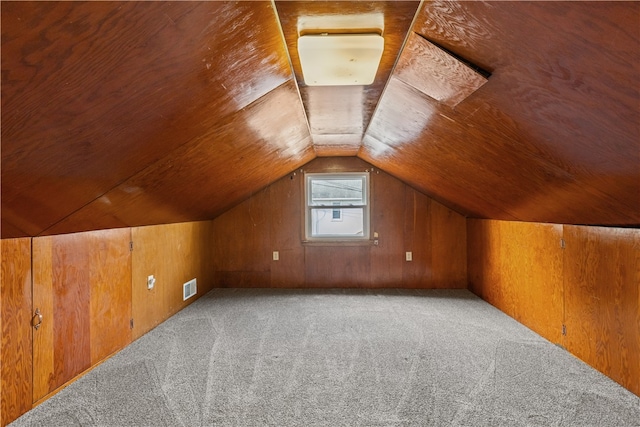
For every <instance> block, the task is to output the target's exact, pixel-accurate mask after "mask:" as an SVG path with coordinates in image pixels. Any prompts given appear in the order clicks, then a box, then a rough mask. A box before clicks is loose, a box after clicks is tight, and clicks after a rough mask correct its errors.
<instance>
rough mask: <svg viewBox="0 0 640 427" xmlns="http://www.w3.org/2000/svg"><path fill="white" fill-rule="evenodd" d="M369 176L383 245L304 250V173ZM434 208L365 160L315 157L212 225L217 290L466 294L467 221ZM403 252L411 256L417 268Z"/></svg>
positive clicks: (324, 246)
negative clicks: (441, 290) (451, 290)
mask: <svg viewBox="0 0 640 427" xmlns="http://www.w3.org/2000/svg"><path fill="white" fill-rule="evenodd" d="M364 170H368V171H370V172H371V175H370V177H371V189H372V200H371V224H372V230H371V231H372V232H377V233H378V235H379V239H378V245H374V244H373V242H365V243H364V244H363V243H357V244H356V243H354V244H326V243H322V244H316V243H303V242H302V221H303V200H302V199H303V183H302V181H303V172H348V171H364ZM433 203H434V202H433V201H432V200H431V199H429V198H428V197H427V196H425V195H424V194H422V193H419V192H417V191H415V190H413V189H412V188H410V187H408V186H407V185H405V184H404V183H402V182H401V181H399V180H397V179H396V178H394V177H392V176H390V175H388V174H385V173H384V172H382V171H378V170H376V169H374V168H372V167H371V165H370V164H368V163H366V162H363V161H362V160H360V159H357V158H353V157H351V158H350V157H338V158H330V157H323V158H318V159H316V160H314V161H312V162H310V163H309V164H307V165H305V166H304V167H303V169H302V170H301V171H296V174H295V175H294V174H293V173H292V174H291V175H288V176H286V177H284V178H282V179H280V180H279V181H277V182H276V183H275V184H272V185H271V186H269V187H267V188H265V189H264V190H263V191H261V192H259V193H256V194H255V195H254V196H252V197H251V198H250V199H249V200H247V201H245V202H243V203H242V204H240V205H238V206H236V207H235V208H234V209H231V210H230V211H228V212H226V213H224V214H223V215H221V216H219V217H218V218H216V219H215V220H214V221H213V223H214V237H213V241H214V247H215V263H216V285H217V286H231V287H242V286H247V287H249V286H251V287H266V286H273V287H413V288H417V287H422V288H429V287H464V286H465V285H466V276H465V271H466V257H465V253H466V240H465V239H466V223H465V219H464V217H462V216H460V215H458V214H457V213H455V212H453V211H451V210H449V209H446V208H445V207H443V206H441V205H439V204H438V205H437V206H436V208H435V209H434V208H432V204H433ZM275 250H277V251H278V252H279V253H280V260H279V261H273V260H272V252H273V251H275ZM405 251H413V253H414V260H413V261H412V262H406V261H405ZM434 251H435V252H437V254H436V255H435V256H434ZM434 260H436V262H435V263H434Z"/></svg>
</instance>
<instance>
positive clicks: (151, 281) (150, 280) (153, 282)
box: [147, 274, 156, 290]
mask: <svg viewBox="0 0 640 427" xmlns="http://www.w3.org/2000/svg"><path fill="white" fill-rule="evenodd" d="M155 285H156V278H155V277H153V274H152V275H151V276H148V277H147V289H149V290H151V289H153V287H154V286H155Z"/></svg>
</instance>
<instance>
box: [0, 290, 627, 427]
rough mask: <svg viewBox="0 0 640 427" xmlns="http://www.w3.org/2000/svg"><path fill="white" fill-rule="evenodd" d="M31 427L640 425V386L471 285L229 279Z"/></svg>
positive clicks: (33, 414) (64, 394) (32, 417)
mask: <svg viewBox="0 0 640 427" xmlns="http://www.w3.org/2000/svg"><path fill="white" fill-rule="evenodd" d="M10 426H11V427H23V426H47V427H49V426H64V427H69V426H101V427H124V426H135V427H142V426H150V427H151V426H153V427H157V426H171V427H173V426H185V427H192V426H242V427H250V426H278V427H285V426H516V427H517V426H545V427H546V426H580V427H585V426H594V427H595V426H597V427H601V426H616V427H618V426H640V398H638V397H637V396H635V395H634V394H632V393H630V392H629V391H627V390H625V389H624V388H622V387H620V386H619V385H618V384H616V383H614V382H613V381H611V380H610V379H608V378H606V377H605V376H603V375H602V374H600V373H599V372H597V371H595V370H593V369H591V368H590V367H589V366H587V365H586V364H584V363H582V362H581V361H579V360H578V359H576V358H574V357H573V356H571V355H570V354H568V353H567V352H566V351H564V350H563V349H561V348H559V347H557V346H555V345H552V344H550V343H549V342H548V341H546V340H544V339H542V338H541V337H540V336H538V335H536V334H535V333H533V332H532V331H530V330H529V329H527V328H525V327H524V326H522V325H520V324H519V323H517V322H516V321H514V320H513V319H511V318H509V317H508V316H506V315H505V314H503V313H501V312H500V311H498V310H497V309H495V308H493V307H492V306H490V305H489V304H487V303H485V302H484V301H482V300H480V299H479V298H477V297H476V296H474V295H473V294H471V293H470V292H468V291H465V290H429V291H411V290H408V291H401V290H380V291H373V290H267V289H245V290H240V289H216V290H214V291H212V292H210V293H209V294H207V295H205V296H203V297H202V298H201V299H200V300H198V301H196V302H195V303H194V304H192V305H191V306H189V307H187V308H186V309H185V310H183V311H181V312H180V313H178V314H177V315H176V316H174V317H172V318H171V319H169V320H168V321H166V322H165V323H163V324H162V325H160V326H158V327H157V328H156V329H154V330H153V331H151V332H150V333H148V334H147V335H145V336H143V337H142V338H140V339H139V340H138V341H136V342H134V343H133V344H131V345H130V346H129V347H127V348H126V349H124V350H123V351H121V352H120V353H118V354H117V355H115V356H114V357H112V358H111V359H109V360H108V361H106V362H105V363H103V364H102V365H100V366H99V367H97V368H96V369H94V370H93V371H91V372H90V373H88V374H87V375H85V376H84V377H82V378H81V379H79V380H78V381H76V382H75V383H73V384H72V385H70V386H69V387H67V388H66V389H64V390H62V391H61V392H60V393H58V394H57V395H55V396H54V397H52V398H51V399H49V400H48V401H46V402H44V403H43V404H42V405H40V406H38V407H36V408H35V409H33V410H32V411H30V412H29V413H27V414H25V415H24V416H22V417H21V418H19V419H18V420H16V421H15V422H14V423H12V424H10Z"/></svg>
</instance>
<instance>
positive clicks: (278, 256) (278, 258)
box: [273, 251, 280, 261]
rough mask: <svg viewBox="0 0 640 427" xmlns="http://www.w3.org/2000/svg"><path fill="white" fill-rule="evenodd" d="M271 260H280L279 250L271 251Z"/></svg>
mask: <svg viewBox="0 0 640 427" xmlns="http://www.w3.org/2000/svg"><path fill="white" fill-rule="evenodd" d="M273 260H274V261H279V260H280V252H278V251H273Z"/></svg>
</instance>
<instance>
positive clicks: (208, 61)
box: [2, 2, 311, 237]
mask: <svg viewBox="0 0 640 427" xmlns="http://www.w3.org/2000/svg"><path fill="white" fill-rule="evenodd" d="M292 80H293V75H292V72H291V67H290V64H289V61H288V59H287V53H286V48H285V46H284V44H283V41H282V34H281V31H280V28H279V24H278V21H277V17H276V14H275V11H274V9H273V6H272V4H271V2H175V3H173V2H86V3H81V2H2V220H3V230H2V232H3V233H2V235H3V237H10V236H15V235H31V236H35V235H39V234H41V233H43V232H44V231H45V230H49V229H52V227H54V226H55V227H54V228H53V229H55V230H57V231H58V232H71V231H78V230H79V229H84V228H87V227H89V228H91V229H95V228H103V227H110V226H123V225H131V224H130V223H129V222H128V220H129V218H136V221H135V223H140V222H141V220H140V218H147V219H146V220H145V221H144V222H147V223H153V222H155V218H161V219H162V221H166V222H177V221H180V220H186V219H192V218H201V217H203V216H206V214H207V213H210V212H211V209H212V202H211V201H209V200H205V199H203V198H198V199H197V200H194V201H192V202H191V203H190V204H189V209H188V214H186V215H185V214H184V212H183V209H184V207H183V205H184V202H185V201H184V200H183V199H182V200H180V202H181V205H180V206H177V207H168V206H166V203H165V205H161V206H159V207H156V209H160V210H163V211H164V212H165V215H160V216H157V215H155V214H154V210H155V209H154V207H153V206H150V205H149V204H148V203H140V205H139V206H136V205H135V204H133V205H132V204H131V203H128V204H127V205H126V209H127V212H128V215H115V216H114V215H113V212H114V211H115V212H117V211H118V210H119V209H120V207H119V206H117V205H113V204H111V205H108V204H106V205H104V210H100V209H96V206H98V205H99V203H98V202H96V203H92V202H93V201H94V200H105V198H104V196H105V195H107V194H109V192H110V191H111V190H112V189H115V188H118V186H120V185H121V184H122V183H124V182H127V181H128V180H130V179H131V178H132V177H134V176H136V175H138V174H139V173H141V171H144V170H147V169H148V168H150V167H151V166H152V165H154V164H155V163H157V162H162V161H166V158H167V156H168V155H169V154H170V153H172V152H174V151H176V150H179V149H181V148H182V147H183V146H185V145H186V144H189V143H192V142H193V141H202V140H203V139H205V138H207V140H208V141H210V143H211V144H213V145H214V146H215V144H218V142H217V141H218V140H219V138H215V137H214V136H213V135H212V132H213V130H214V129H216V128H218V127H219V126H220V123H221V122H223V121H225V120H226V121H227V122H233V123H234V126H235V127H236V129H235V130H236V131H237V133H238V137H237V138H240V139H241V138H248V139H247V140H241V142H240V143H238V144H237V145H235V146H234V145H232V144H230V145H229V146H228V147H226V148H225V150H226V153H227V154H226V156H227V157H235V158H237V159H241V158H242V157H243V156H244V152H245V150H247V147H251V145H252V144H256V145H258V146H263V145H265V141H264V134H263V135H261V132H260V131H256V130H255V129H254V128H255V124H251V123H250V122H249V120H248V118H247V114H246V113H242V111H243V109H245V108H247V107H248V106H250V105H252V103H255V102H256V101H258V100H260V99H261V98H262V97H264V96H266V95H267V94H269V93H270V92H271V91H274V90H276V88H279V87H290V85H287V82H291V81H292ZM276 98H277V99H278V100H281V97H278V96H276ZM289 102H290V104H289V105H288V109H287V110H286V111H289V112H290V113H291V117H292V118H295V119H297V120H298V122H296V123H293V124H292V125H291V126H294V127H296V129H298V127H299V126H298V125H299V123H306V122H305V121H304V118H303V116H302V115H303V114H304V113H303V109H302V108H303V107H302V104H301V102H300V100H299V96H295V97H294V98H293V99H290V100H289ZM238 114H239V116H237V115H238ZM240 117H244V118H245V119H247V120H244V121H243V120H241V119H240ZM301 117H302V118H301ZM277 119H278V120H281V117H280V116H278V117H277ZM264 122H265V120H264V118H263V119H262V123H263V124H264ZM267 122H268V120H267ZM289 127H290V126H289ZM267 133H268V132H267ZM290 136H291V138H297V139H296V140H291V141H288V144H291V145H292V146H295V147H296V148H295V150H290V151H287V150H281V151H279V153H278V161H279V162H282V163H280V164H279V165H278V167H276V168H274V169H273V170H274V171H281V173H282V174H286V173H287V172H288V171H289V169H290V168H295V167H296V166H297V165H299V164H302V163H304V162H305V161H306V160H308V159H309V154H308V153H306V154H303V152H304V148H303V147H302V148H301V146H304V145H305V144H306V146H307V147H311V143H310V141H309V138H308V130H307V131H306V133H305V132H304V131H302V132H294V133H292V134H291V135H290ZM194 143H195V142H194ZM266 144H267V145H268V146H273V145H274V144H275V145H278V144H281V141H280V140H278V141H266ZM269 144H271V145H269ZM258 151H259V150H258ZM288 156H289V157H288ZM249 158H251V159H253V160H255V156H253V157H252V156H247V157H246V159H249ZM190 160H191V159H185V161H190ZM177 161H178V160H177V159H176V162H177ZM173 167H175V168H182V169H187V168H190V167H193V165H192V164H179V163H174V164H173ZM198 167H201V168H203V169H202V170H200V171H199V172H200V173H201V174H202V175H206V176H208V177H210V179H209V180H208V181H207V183H208V185H210V186H216V185H218V183H217V180H216V178H215V177H216V174H220V175H221V176H222V177H223V179H221V181H224V182H228V181H233V178H234V177H235V178H243V177H244V176H245V175H246V174H247V172H246V171H247V170H251V169H252V168H254V167H256V168H262V167H264V162H263V161H262V160H259V161H258V162H257V163H255V164H253V165H252V164H250V163H248V162H247V163H245V164H244V167H243V168H237V167H234V168H233V169H230V168H229V169H228V168H226V167H223V168H217V169H215V168H211V169H209V168H208V167H207V165H206V164H201V163H200V164H198ZM160 169H161V168H159V170H160ZM249 175H250V176H252V177H253V180H244V185H245V186H246V187H245V188H244V189H243V191H242V192H241V193H246V192H249V191H251V190H252V189H253V190H257V189H259V188H262V187H264V186H266V185H267V184H269V182H270V181H269V179H271V178H273V177H272V176H271V174H264V173H262V174H249ZM158 178H159V179H160V178H161V177H158ZM149 179H150V180H152V181H153V180H154V179H155V178H154V177H150V178H149ZM264 179H267V180H264ZM198 182H201V181H198ZM185 185H190V186H191V188H192V186H193V185H195V183H191V184H189V183H185ZM174 188H175V187H174ZM202 190H203V192H205V193H206V192H207V190H208V189H207V188H202ZM176 191H177V193H178V194H180V193H181V192H182V190H181V189H176ZM238 195H240V193H238ZM152 196H153V197H156V195H150V196H149V197H152ZM173 196H174V195H172V194H166V195H165V196H164V197H166V198H167V199H171V198H172V197H173ZM176 200H179V199H178V198H176ZM238 202H239V200H234V199H232V198H231V199H226V200H225V203H228V204H229V206H231V205H233V204H234V203H238ZM85 206H91V208H90V209H91V212H92V213H93V214H95V215H96V216H95V218H104V217H109V218H111V219H110V220H109V221H107V222H101V221H90V224H85V223H83V224H82V225H76V223H74V221H70V220H65V218H69V216H70V215H72V214H73V215H74V217H82V216H85V217H86V216H87V214H81V213H80V212H81V211H83V210H84V209H85ZM213 206H217V207H218V208H219V206H220V201H214V202H213ZM136 209H139V211H138V212H137V214H136V215H133V214H132V213H131V212H132V211H136ZM76 212H77V213H76ZM86 212H89V210H87V211H86ZM171 212H176V215H175V216H172V215H171ZM74 213H75V214H74ZM61 222H62V223H63V224H66V226H62V225H57V226H56V224H58V223H61Z"/></svg>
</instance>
